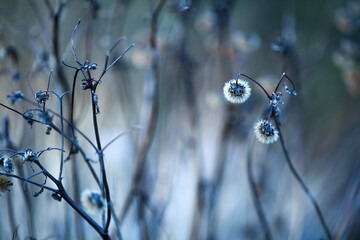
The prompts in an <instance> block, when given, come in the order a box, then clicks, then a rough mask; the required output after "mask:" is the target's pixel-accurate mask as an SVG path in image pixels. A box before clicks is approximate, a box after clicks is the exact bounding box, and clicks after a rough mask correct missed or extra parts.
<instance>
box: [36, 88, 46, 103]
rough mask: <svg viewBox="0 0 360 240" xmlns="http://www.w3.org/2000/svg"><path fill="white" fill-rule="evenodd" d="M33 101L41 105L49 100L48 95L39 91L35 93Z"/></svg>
mask: <svg viewBox="0 0 360 240" xmlns="http://www.w3.org/2000/svg"><path fill="white" fill-rule="evenodd" d="M35 99H36V101H38V103H40V104H42V103H44V102H46V101H47V100H48V99H49V94H47V92H44V91H41V90H39V91H38V92H37V93H35Z"/></svg>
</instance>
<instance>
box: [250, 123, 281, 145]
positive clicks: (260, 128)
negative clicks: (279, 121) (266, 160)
mask: <svg viewBox="0 0 360 240" xmlns="http://www.w3.org/2000/svg"><path fill="white" fill-rule="evenodd" d="M254 132H255V136H256V138H257V140H259V141H260V142H262V143H266V144H269V143H273V142H276V141H277V140H278V139H279V131H278V130H276V129H275V128H274V127H273V126H272V125H271V123H270V122H268V121H266V120H264V119H261V120H259V121H257V122H256V123H255V125H254Z"/></svg>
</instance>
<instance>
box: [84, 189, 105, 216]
mask: <svg viewBox="0 0 360 240" xmlns="http://www.w3.org/2000/svg"><path fill="white" fill-rule="evenodd" d="M81 203H82V205H83V206H84V207H85V209H86V210H87V211H88V212H89V213H91V214H96V213H98V214H100V213H102V212H103V211H104V209H105V201H104V199H102V198H101V195H100V194H99V193H97V192H96V191H91V190H89V189H86V190H84V191H83V192H82V193H81Z"/></svg>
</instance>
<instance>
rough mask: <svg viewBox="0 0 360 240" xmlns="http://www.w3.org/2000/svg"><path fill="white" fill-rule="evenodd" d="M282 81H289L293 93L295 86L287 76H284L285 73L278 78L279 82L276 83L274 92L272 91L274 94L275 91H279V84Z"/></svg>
mask: <svg viewBox="0 0 360 240" xmlns="http://www.w3.org/2000/svg"><path fill="white" fill-rule="evenodd" d="M284 79H287V80H289V82H290V83H291V85H292V88H293V89H292V91H294V90H295V84H294V82H293V81H292V80H291V79H290V78H289V76H288V75H286V73H283V74H282V75H281V78H280V80H279V82H278V84H277V85H276V88H275V90H274V93H276V92H277V90H278V89H279V87H280V84H281V82H282V81H283V80H284Z"/></svg>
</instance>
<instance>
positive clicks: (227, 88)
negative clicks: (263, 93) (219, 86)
mask: <svg viewBox="0 0 360 240" xmlns="http://www.w3.org/2000/svg"><path fill="white" fill-rule="evenodd" d="M223 93H224V96H225V98H226V100H228V101H229V102H232V103H244V102H245V101H246V100H248V98H249V97H250V95H251V88H250V85H249V83H248V82H247V81H245V80H243V79H240V78H238V79H232V80H230V81H228V82H226V83H225V85H224V88H223Z"/></svg>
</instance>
